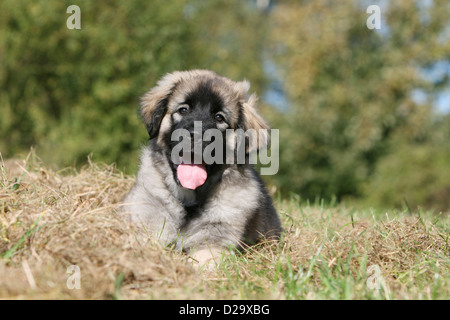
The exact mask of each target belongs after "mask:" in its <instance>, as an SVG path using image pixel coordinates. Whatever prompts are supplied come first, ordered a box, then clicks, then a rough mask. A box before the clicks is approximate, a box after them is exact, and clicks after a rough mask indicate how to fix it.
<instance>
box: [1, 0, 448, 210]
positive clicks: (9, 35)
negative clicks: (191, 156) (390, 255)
mask: <svg viewBox="0 0 450 320" xmlns="http://www.w3.org/2000/svg"><path fill="white" fill-rule="evenodd" d="M72 4H75V5H78V6H79V7H80V9H81V30H69V29H68V28H67V27H66V20H67V19H68V18H69V16H70V14H68V13H66V9H67V7H68V6H69V5H72ZM373 4H375V5H378V6H379V7H380V8H381V28H380V29H378V30H377V29H375V30H370V29H368V28H367V26H366V21H367V19H368V18H369V16H370V14H368V13H366V10H367V7H368V6H369V5H373ZM449 60H450V2H449V1H448V0H416V1H413V0H404V1H403V0H396V1H363V0H359V1H356V0H352V1H348V0H345V1H344V0H342V1H325V0H315V1H306V0H305V1H302V0H297V1H288V0H286V1H273V0H272V1H270V0H247V1H242V0H208V1H204V0H192V1H188V0H171V1H165V0H164V1H163V0H152V1H144V0H142V1H128V2H127V1H118V0H110V1H88V0H76V1H70V2H69V1H61V0H34V1H25V0H1V1H0V152H1V154H2V156H3V158H4V159H7V158H10V157H20V156H23V155H25V154H26V153H28V152H29V150H30V147H31V146H33V147H34V148H35V150H36V152H37V154H38V156H40V157H41V158H42V159H43V160H44V162H45V163H46V164H48V165H50V166H53V167H55V168H63V167H65V166H73V165H75V166H81V165H83V164H84V163H85V162H86V160H87V156H88V155H89V154H92V159H93V160H94V161H101V162H106V163H113V162H115V163H116V164H117V167H118V168H119V169H120V170H124V171H125V172H127V173H131V174H134V173H135V170H136V169H137V165H138V154H139V148H140V146H141V145H142V144H144V143H146V141H147V139H148V135H147V132H146V130H145V126H144V125H143V124H142V123H141V120H140V117H139V116H138V109H139V99H140V97H141V96H142V95H143V94H144V93H145V92H146V91H147V90H148V89H150V88H151V87H152V86H154V85H155V83H156V81H157V80H158V79H159V78H160V77H161V76H162V75H164V74H165V73H166V72H170V71H174V70H186V69H192V68H205V69H211V70H214V71H216V72H217V73H219V74H222V75H224V76H228V77H230V78H232V79H234V80H242V79H244V78H245V79H248V80H249V81H250V82H251V84H252V87H251V90H253V91H255V92H256V93H258V94H259V96H260V97H261V112H262V113H263V115H264V116H265V118H267V119H268V120H269V122H270V124H271V126H272V128H276V129H279V130H280V171H279V172H278V174H277V175H275V176H266V177H265V179H266V180H267V181H268V182H269V184H270V185H271V186H272V187H271V188H272V189H274V188H276V190H277V191H278V192H279V194H280V195H281V196H283V197H284V196H290V195H291V194H292V193H294V194H298V195H299V196H300V198H301V199H304V200H312V201H314V200H315V199H325V200H326V201H342V200H346V201H347V200H348V201H356V202H357V203H361V204H364V205H370V206H374V207H378V208H388V207H399V208H402V207H404V206H405V205H406V206H408V205H409V206H410V207H411V208H417V207H419V208H426V209H428V208H430V209H436V210H441V211H449V210H450V83H449V75H450V62H449Z"/></svg>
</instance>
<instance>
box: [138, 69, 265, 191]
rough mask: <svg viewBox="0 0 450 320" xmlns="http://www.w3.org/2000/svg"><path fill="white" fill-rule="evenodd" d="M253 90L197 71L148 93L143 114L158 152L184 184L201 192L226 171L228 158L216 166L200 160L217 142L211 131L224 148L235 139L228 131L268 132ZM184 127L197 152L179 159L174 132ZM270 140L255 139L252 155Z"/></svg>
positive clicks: (250, 143)
mask: <svg viewBox="0 0 450 320" xmlns="http://www.w3.org/2000/svg"><path fill="white" fill-rule="evenodd" d="M248 89H249V84H248V82H246V81H243V82H234V81H232V80H230V79H228V78H224V77H221V76H219V75H217V74H215V73H214V72H211V71H206V70H194V71H184V72H174V73H170V74H167V75H166V76H165V77H163V78H162V79H161V80H160V81H159V82H158V84H157V86H156V87H154V88H153V89H152V90H150V91H149V92H148V93H147V94H146V95H144V97H143V98H142V104H141V106H142V107H141V114H142V117H143V120H144V122H145V124H146V127H147V130H148V133H149V136H150V139H151V145H152V148H153V149H154V150H155V151H156V152H159V153H160V154H162V155H164V156H165V159H167V162H168V163H169V165H170V168H171V170H172V173H173V176H174V179H175V181H176V182H177V183H178V184H179V185H182V186H183V187H185V188H188V189H196V188H198V187H200V186H202V185H203V184H204V183H205V181H206V180H207V179H210V178H211V177H213V176H214V175H215V174H216V173H219V172H221V171H223V170H224V167H225V166H226V165H225V164H224V163H225V159H222V161H218V162H213V163H209V162H208V163H205V161H203V160H201V162H200V163H198V162H196V161H195V160H194V158H195V157H196V153H203V151H205V149H206V148H207V147H208V145H209V144H210V143H212V142H214V141H215V139H214V138H211V137H210V138H209V139H205V138H206V137H205V136H204V134H205V132H207V131H208V130H209V129H213V130H215V132H218V133H219V135H221V137H222V140H221V141H223V143H224V144H226V143H227V138H228V140H229V136H226V131H227V129H232V130H236V129H242V130H243V131H247V130H249V129H253V130H255V132H258V131H260V130H261V129H264V130H263V131H267V129H268V126H267V125H266V123H265V122H264V120H263V119H262V118H261V117H260V116H259V115H258V114H257V112H256V101H257V99H256V96H255V95H251V96H249V95H248ZM179 129H182V130H184V132H187V133H188V135H190V137H191V138H192V139H191V140H190V142H191V143H192V149H191V152H184V153H183V152H181V153H178V152H177V153H176V156H174V152H173V151H174V148H176V146H177V144H178V143H179V140H177V139H173V134H174V132H176V131H177V130H179ZM209 131H211V130H209ZM229 131H230V130H228V132H229ZM197 137H200V138H201V139H202V138H203V139H202V141H201V142H200V144H199V145H200V147H196V146H194V143H197V142H198V141H196V139H197ZM216 138H217V137H216ZM197 140H198V139H197ZM228 142H230V141H228ZM267 142H268V141H267V135H262V136H261V135H253V136H250V138H249V140H248V142H247V143H248V145H247V149H246V151H247V153H249V152H252V151H255V150H258V149H260V148H262V147H264V146H266V145H267ZM224 147H225V146H224ZM195 159H197V158H195Z"/></svg>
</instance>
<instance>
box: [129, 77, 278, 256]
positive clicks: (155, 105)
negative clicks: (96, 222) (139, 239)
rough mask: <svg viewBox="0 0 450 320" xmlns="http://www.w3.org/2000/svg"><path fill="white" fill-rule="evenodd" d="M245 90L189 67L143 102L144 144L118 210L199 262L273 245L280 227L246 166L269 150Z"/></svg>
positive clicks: (165, 79) (262, 123) (259, 184)
mask: <svg viewBox="0 0 450 320" xmlns="http://www.w3.org/2000/svg"><path fill="white" fill-rule="evenodd" d="M248 90H249V83H248V82H247V81H243V82H234V81H232V80H230V79H228V78H225V77H222V76H219V75H217V74H216V73H214V72H212V71H207V70H192V71H182V72H173V73H169V74H167V75H165V76H164V77H163V78H162V79H161V80H160V81H159V82H158V84H157V85H156V87H154V88H153V89H151V90H150V91H149V92H148V93H147V94H145V95H144V96H143V98H142V102H141V115H142V118H143V120H144V123H145V125H146V128H147V131H148V133H149V136H150V143H149V145H147V146H144V147H143V149H142V154H141V164H140V168H139V171H138V173H137V179H136V183H135V185H134V186H133V187H132V189H131V191H130V192H129V193H128V194H127V195H126V196H125V198H124V200H123V206H124V211H125V212H127V213H128V214H129V217H130V219H131V220H132V221H133V222H136V223H138V224H139V225H141V226H142V227H144V228H145V229H146V230H147V231H150V232H151V233H152V234H153V235H154V236H155V237H157V238H158V239H159V240H160V241H161V242H162V243H164V244H166V245H173V246H175V248H177V249H180V250H183V251H185V252H186V253H188V254H189V255H191V256H192V257H193V258H194V260H196V261H198V262H199V263H200V264H201V265H202V264H204V263H207V262H211V259H214V258H217V257H218V256H219V255H220V254H221V252H223V251H224V249H227V248H229V247H233V248H236V249H238V250H242V249H243V248H244V247H245V246H248V245H252V244H255V243H257V242H259V241H261V240H262V239H274V240H277V239H279V236H280V232H281V230H282V228H281V225H280V221H279V218H278V215H277V213H276V211H275V209H274V207H273V205H272V200H271V198H270V196H269V194H268V192H267V190H266V188H265V186H264V183H263V181H262V180H261V178H260V177H259V175H258V173H257V172H256V170H255V169H254V168H253V166H252V165H251V164H250V161H249V159H250V155H251V154H254V153H255V152H257V151H258V150H260V149H261V148H265V147H267V144H268V133H267V132H268V129H269V127H268V126H267V124H266V122H265V121H264V120H263V119H262V118H261V117H260V116H259V115H258V113H257V111H256V103H257V98H256V96H255V95H254V94H253V95H249V94H248ZM237 132H239V133H241V134H240V135H239V134H237ZM242 133H245V135H242ZM248 133H249V134H248ZM181 138H183V139H181ZM180 139H181V140H183V141H182V142H181V141H180ZM237 141H238V142H237ZM239 141H240V143H239ZM237 144H238V145H239V147H237V146H236V145H237ZM212 145H214V147H215V148H212ZM181 146H182V147H183V148H181ZM230 150H231V151H230ZM206 155H208V156H206ZM230 155H231V159H230ZM230 160H231V161H230ZM237 160H241V161H237Z"/></svg>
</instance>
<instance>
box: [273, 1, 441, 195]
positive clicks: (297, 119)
mask: <svg viewBox="0 0 450 320" xmlns="http://www.w3.org/2000/svg"><path fill="white" fill-rule="evenodd" d="M420 4H421V1H415V2H412V1H396V2H395V3H390V4H389V5H387V6H386V9H385V11H383V12H382V19H383V21H382V29H381V30H380V31H376V30H370V29H368V28H367V27H366V19H367V18H368V14H366V10H365V9H366V7H365V6H364V5H363V3H362V2H361V1H345V2H344V1H333V2H330V1H286V2H282V3H280V5H279V6H278V7H277V8H276V9H275V12H274V17H273V21H272V28H271V30H272V35H271V39H272V41H273V42H272V46H273V48H274V50H273V51H274V59H276V61H277V62H278V64H279V65H280V67H281V68H282V72H283V78H284V79H285V83H284V85H285V90H286V93H287V95H288V98H289V99H290V101H291V105H290V109H289V111H288V113H287V114H286V115H284V114H281V115H279V116H278V117H274V119H275V120H274V122H275V123H276V124H277V125H278V126H279V128H280V136H281V146H280V149H281V155H280V162H281V164H280V168H281V170H280V172H279V174H278V175H277V176H276V177H274V181H275V183H277V184H278V185H280V186H281V189H282V190H283V189H284V190H292V191H294V192H298V193H300V194H301V196H302V197H304V198H313V199H314V198H315V197H325V198H328V199H330V198H332V197H333V196H337V198H338V199H342V198H343V197H348V196H352V197H359V196H362V195H363V194H364V190H363V188H362V185H363V183H364V182H367V181H370V179H371V178H372V177H373V173H374V170H375V168H376V167H377V164H378V161H379V160H380V159H382V158H383V157H384V156H385V155H388V154H391V152H395V151H396V150H397V149H399V148H400V146H398V145H395V144H394V143H393V142H392V141H391V140H392V137H393V136H394V135H395V134H397V132H399V134H400V133H401V134H411V135H412V136H420V134H421V130H422V129H423V128H425V127H426V128H431V126H430V121H431V112H430V108H429V106H430V105H429V103H427V102H425V103H421V104H419V103H418V102H417V101H415V100H414V99H413V98H412V96H411V93H412V92H413V90H417V89H421V90H423V91H424V92H427V93H429V94H433V93H434V92H435V91H436V90H437V89H438V86H437V85H436V84H434V83H432V82H430V81H427V79H426V78H424V77H423V76H422V75H421V73H420V70H421V69H424V68H427V67H429V66H432V65H433V64H434V63H436V62H438V61H441V60H448V58H449V57H450V46H449V44H448V42H445V41H442V40H443V39H444V38H445V36H446V33H445V28H448V16H449V10H450V8H449V6H448V3H446V2H445V1H434V2H432V3H430V4H429V5H428V6H427V7H425V8H420V7H419V5H420ZM447 36H448V35H447ZM445 82H446V81H444V83H445ZM398 141H400V140H396V142H398ZM403 141H404V140H403ZM443 143H444V144H446V145H447V146H448V143H449V141H444V142H443ZM403 147H405V148H407V146H402V148H403ZM436 152H438V151H436ZM393 157H395V156H393ZM403 160H404V158H403ZM398 161H399V162H398V164H399V165H400V163H401V160H400V159H398ZM413 168H416V169H413ZM445 168H447V170H448V164H444V165H443V166H441V167H439V170H444V169H445ZM410 169H411V170H420V169H419V168H417V166H411V168H410ZM431 170H433V169H431ZM386 171H389V169H386ZM423 174H424V175H426V174H427V173H425V172H423ZM435 174H439V171H435ZM395 192H396V190H392V188H389V193H390V194H391V196H392V197H395V196H396V195H395Z"/></svg>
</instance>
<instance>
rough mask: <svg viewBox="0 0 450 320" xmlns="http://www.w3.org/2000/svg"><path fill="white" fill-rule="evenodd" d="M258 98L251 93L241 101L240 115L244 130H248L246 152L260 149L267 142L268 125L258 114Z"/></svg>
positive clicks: (266, 144) (265, 145)
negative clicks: (245, 99)
mask: <svg viewBox="0 0 450 320" xmlns="http://www.w3.org/2000/svg"><path fill="white" fill-rule="evenodd" d="M257 102H258V98H257V96H256V95H255V94H252V95H251V96H250V97H249V98H248V99H247V101H245V102H244V103H242V115H243V118H244V130H245V131H246V132H248V134H249V135H248V153H251V152H253V151H257V150H261V149H263V148H265V147H267V146H268V144H269V130H270V127H269V126H268V125H267V123H266V122H265V121H264V119H263V118H262V117H261V116H260V115H259V114H258V112H257V110H256V108H257Z"/></svg>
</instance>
